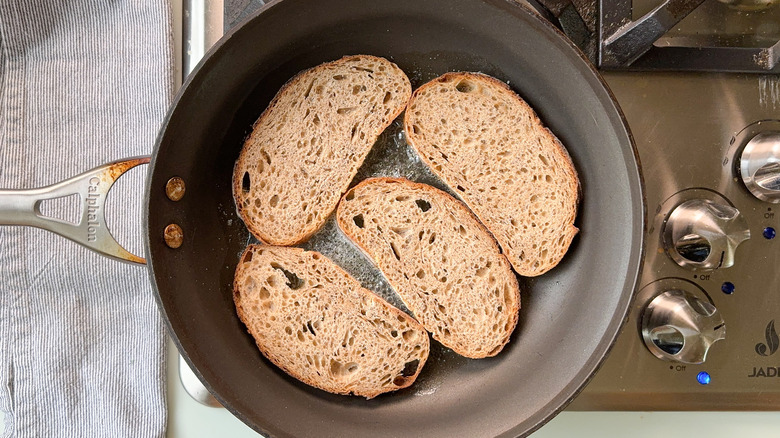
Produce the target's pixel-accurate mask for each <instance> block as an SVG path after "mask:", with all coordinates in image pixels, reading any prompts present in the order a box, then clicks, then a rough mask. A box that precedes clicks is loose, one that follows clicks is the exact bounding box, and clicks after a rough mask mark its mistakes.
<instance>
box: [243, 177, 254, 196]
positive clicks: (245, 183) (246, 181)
mask: <svg viewBox="0 0 780 438" xmlns="http://www.w3.org/2000/svg"><path fill="white" fill-rule="evenodd" d="M251 185H252V181H251V180H250V178H249V172H244V177H243V178H241V191H242V192H244V194H247V193H249V189H250V187H251Z"/></svg>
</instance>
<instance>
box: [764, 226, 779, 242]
mask: <svg viewBox="0 0 780 438" xmlns="http://www.w3.org/2000/svg"><path fill="white" fill-rule="evenodd" d="M763 234H764V239H767V240H771V239H774V238H775V236H776V235H777V232H776V231H775V229H774V228H772V227H766V228H764V233H763Z"/></svg>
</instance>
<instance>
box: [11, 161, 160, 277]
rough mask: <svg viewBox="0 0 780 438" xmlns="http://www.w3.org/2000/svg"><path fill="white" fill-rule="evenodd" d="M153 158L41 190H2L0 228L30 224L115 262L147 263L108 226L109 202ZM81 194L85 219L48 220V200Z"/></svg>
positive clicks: (102, 168) (89, 173)
mask: <svg viewBox="0 0 780 438" xmlns="http://www.w3.org/2000/svg"><path fill="white" fill-rule="evenodd" d="M149 161H150V157H148V156H147V157H134V158H128V159H125V160H120V161H115V162H113V163H108V164H104V165H102V166H99V167H96V168H94V169H92V170H89V171H87V172H84V173H82V174H81V175H78V176H74V177H73V178H70V179H67V180H65V181H62V182H59V183H56V184H52V185H50V186H46V187H41V188H37V189H23V190H0V225H26V226H31V227H37V228H42V229H44V230H48V231H51V232H52V233H56V234H59V235H60V236H62V237H65V238H68V239H70V240H72V241H74V242H76V243H78V244H80V245H83V246H85V247H87V248H89V249H91V250H93V251H95V252H97V253H99V254H102V255H104V256H106V257H109V258H112V259H114V260H119V261H122V262H128V263H134V264H140V265H143V264H146V260H145V259H144V258H143V257H138V256H137V255H134V254H132V253H130V252H129V251H127V250H126V249H124V248H123V247H122V245H120V244H119V242H117V241H116V239H114V236H112V235H111V231H110V230H109V229H108V226H107V224H106V216H105V203H106V197H107V195H108V192H109V191H110V190H111V187H112V186H113V185H114V183H115V182H116V180H118V179H119V177H121V176H122V175H124V174H125V173H126V172H127V171H128V170H130V169H132V168H134V167H136V166H138V165H141V164H148V163H149ZM74 194H75V195H78V196H79V198H80V203H81V219H80V220H79V222H78V223H77V224H73V223H71V222H67V221H63V220H60V219H55V218H51V217H46V216H44V215H43V214H41V210H40V204H41V202H42V201H45V200H48V199H55V198H60V197H64V196H71V195H74Z"/></svg>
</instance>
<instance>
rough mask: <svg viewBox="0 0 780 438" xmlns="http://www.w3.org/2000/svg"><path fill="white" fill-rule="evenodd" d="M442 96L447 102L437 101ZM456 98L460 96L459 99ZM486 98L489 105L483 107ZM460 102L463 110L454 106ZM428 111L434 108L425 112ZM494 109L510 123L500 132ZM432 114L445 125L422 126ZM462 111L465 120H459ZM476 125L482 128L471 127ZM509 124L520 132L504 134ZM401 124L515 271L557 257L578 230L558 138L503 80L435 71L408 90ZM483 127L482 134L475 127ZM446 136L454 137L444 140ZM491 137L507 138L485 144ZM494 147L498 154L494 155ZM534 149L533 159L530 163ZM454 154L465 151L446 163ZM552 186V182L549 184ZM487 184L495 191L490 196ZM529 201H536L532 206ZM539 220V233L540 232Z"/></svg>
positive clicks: (550, 263)
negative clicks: (463, 138)
mask: <svg viewBox="0 0 780 438" xmlns="http://www.w3.org/2000/svg"><path fill="white" fill-rule="evenodd" d="M464 84H465V85H464ZM434 90H436V91H437V92H434ZM474 90H477V92H474ZM458 91H459V93H457V92H458ZM484 95H489V97H485V96H484ZM443 96H447V97H443ZM450 96H454V97H450ZM448 98H449V99H451V101H446V102H445V100H446V99H448ZM437 99H438V100H437ZM442 99H444V100H442ZM462 102H465V103H463V104H462V105H461V103H462ZM486 102H488V105H486V106H483V107H480V108H479V109H478V110H471V109H470V108H476V107H477V106H479V105H485V103H486ZM444 103H450V104H451V105H453V106H452V110H451V111H450V112H449V113H447V111H448V110H447V109H442V108H444ZM426 105H427V107H426V108H421V107H422V106H426ZM491 105H494V106H493V107H492V108H491ZM447 108H449V106H448V107H447ZM455 108H457V109H455ZM464 108H465V111H459V110H461V109H464ZM434 109H435V110H434ZM426 110H428V111H427V112H426ZM483 110H484V111H483ZM480 111H483V113H484V114H485V116H484V117H483V116H482V113H480ZM433 112H437V114H435V115H434V114H431V113H433ZM438 112H442V113H446V114H438ZM463 114H466V116H465V117H464V120H460V119H457V120H455V123H453V119H456V118H457V116H459V115H463ZM498 116H501V117H504V118H503V119H502V121H503V120H514V121H515V122H516V123H512V124H508V123H507V124H506V125H507V126H500V128H501V132H502V133H501V134H500V135H497V134H496V131H497V130H498V128H496V127H495V126H493V125H491V123H494V121H495V120H496V118H497V117H498ZM439 117H441V120H442V122H449V124H450V125H449V126H446V123H435V124H432V123H428V126H424V123H423V119H426V118H427V119H428V121H430V120H433V119H438V118H439ZM469 117H470V118H471V120H465V119H466V118H469ZM513 117H514V118H513ZM474 119H479V120H474ZM518 121H519V122H518ZM426 123H427V122H426ZM495 123H499V122H495ZM513 124H514V125H523V126H521V127H520V128H523V129H522V130H520V128H518V127H517V126H511V125H513ZM454 125H456V126H454ZM480 129H482V130H483V131H481V132H478V131H480ZM512 129H517V130H518V131H516V132H520V131H523V132H522V133H520V135H513V134H509V133H507V132H509V131H511V130H512ZM434 130H437V131H438V133H435V132H433V131H434ZM448 130H458V132H461V131H463V132H465V134H463V135H462V136H468V137H467V138H466V139H467V140H471V142H470V143H469V144H468V145H467V144H466V141H463V142H459V143H457V140H458V138H457V137H458V135H451V136H450V137H447V135H442V134H441V132H445V134H448V133H449V132H454V131H448ZM404 131H405V133H406V136H407V139H408V141H409V143H410V144H411V145H412V147H413V148H414V149H415V150H416V151H417V153H418V154H419V155H420V158H421V159H422V160H423V162H425V163H426V164H427V165H428V166H429V167H430V168H431V170H432V171H433V173H434V174H436V175H437V176H438V177H439V178H441V179H442V180H443V181H444V182H445V183H446V184H447V185H449V186H450V187H451V188H452V189H453V192H455V193H457V194H458V196H460V198H461V199H462V200H463V201H464V202H465V203H466V205H468V207H469V208H470V209H471V210H472V211H473V212H474V213H475V214H476V216H477V217H478V218H479V220H480V221H482V223H483V224H485V226H486V227H487V228H488V230H490V232H491V233H492V234H493V235H494V236H495V237H496V240H497V241H498V242H499V245H500V246H501V248H502V250H503V252H504V254H506V256H507V258H508V259H509V261H510V263H511V264H512V266H513V268H514V269H515V271H516V272H517V273H518V274H520V275H523V276H529V277H533V276H537V275H541V274H544V273H545V272H547V271H549V270H550V269H552V268H553V267H554V266H556V265H557V264H558V263H559V262H560V261H561V259H562V258H563V256H564V255H565V253H566V251H567V249H568V247H569V246H570V245H571V242H572V240H573V239H574V236H575V235H576V234H577V233H578V231H579V230H578V229H577V227H575V226H574V221H575V218H576V215H577V205H578V203H579V197H580V191H579V180H578V177H577V172H576V169H575V167H574V164H573V162H572V160H571V157H570V156H569V153H568V152H567V151H566V149H565V147H564V146H563V145H562V144H561V142H560V141H559V140H558V138H556V137H555V135H553V133H552V132H551V131H550V130H549V129H547V128H546V127H544V126H543V125H542V122H541V121H540V120H539V118H538V117H537V115H536V113H535V112H534V110H533V109H532V108H531V107H530V106H529V105H528V104H527V103H526V102H525V101H524V100H523V99H522V98H521V97H520V96H518V95H517V94H516V93H514V92H513V91H512V90H511V88H509V86H508V85H507V84H505V83H503V82H501V81H499V80H497V79H495V78H493V77H490V76H488V75H484V74H481V73H468V72H465V73H464V72H458V73H447V74H445V75H442V76H440V77H438V78H436V79H434V80H432V81H430V82H428V83H426V84H424V85H422V86H421V87H420V88H418V89H417V90H415V91H414V93H412V97H411V99H410V100H409V104H408V106H407V110H406V113H405V115H404ZM472 131H474V132H472ZM485 131H488V133H487V134H483V132H485ZM453 137H456V138H455V139H456V143H457V144H452V145H447V144H446V143H447V141H451V140H452V138H453ZM498 137H500V138H498ZM499 141H505V142H506V143H507V144H500V145H495V144H491V142H493V143H496V142H499ZM485 144H487V147H485V146H484V145H485ZM531 146H533V147H536V146H538V148H539V149H537V150H535V149H533V147H531ZM480 148H482V149H480ZM518 152H519V153H520V154H521V155H522V154H525V155H526V157H525V158H526V159H524V160H520V159H518V158H517V157H516V155H513V154H516V153H518ZM501 154H504V156H503V157H500V155H501ZM537 154H538V157H539V160H541V162H540V163H537V162H536V160H537ZM456 155H468V156H469V158H470V159H469V160H468V162H465V163H464V162H454V161H457V160H455V159H453V158H455V157H456ZM542 157H543V158H542ZM537 165H538V166H537ZM530 166H534V167H535V168H538V169H540V170H541V171H542V173H544V172H547V174H546V175H542V174H541V173H539V174H538V175H536V174H534V171H533V170H531V171H530V172H527V173H525V174H524V173H521V172H519V171H517V170H518V169H520V170H524V171H527V170H529V169H527V168H528V167H530ZM474 175H477V176H480V177H483V181H478V182H474V181H469V180H468V179H469V177H473V176H474ZM484 175H487V176H484ZM533 177H537V178H539V179H546V178H550V179H552V180H553V183H550V184H546V182H545V181H541V180H538V179H535V178H533ZM545 184H546V185H545ZM552 185H554V188H553V189H550V186H552ZM491 189H492V190H494V191H496V190H497V193H496V194H495V195H492V198H491V194H490V193H491ZM486 193H487V194H486ZM530 193H533V195H536V196H537V198H533V195H530ZM487 198H491V199H487ZM531 199H533V201H531ZM502 200H508V201H507V202H502ZM534 202H535V203H536V204H537V206H536V207H534V206H533V205H532V204H533V203H534ZM545 222H547V224H545ZM543 227H544V228H545V230H544V231H545V232H544V233H542V232H541V229H542V228H543ZM534 228H537V229H536V230H534ZM548 229H549V230H548Z"/></svg>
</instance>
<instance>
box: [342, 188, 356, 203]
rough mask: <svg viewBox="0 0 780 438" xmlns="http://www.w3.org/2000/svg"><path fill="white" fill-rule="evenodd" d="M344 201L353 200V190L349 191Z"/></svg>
mask: <svg viewBox="0 0 780 438" xmlns="http://www.w3.org/2000/svg"><path fill="white" fill-rule="evenodd" d="M344 199H346V200H347V201H351V200H353V199H355V191H354V190H350V191H349V192H348V193H347V196H346V197H345V198H344Z"/></svg>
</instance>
